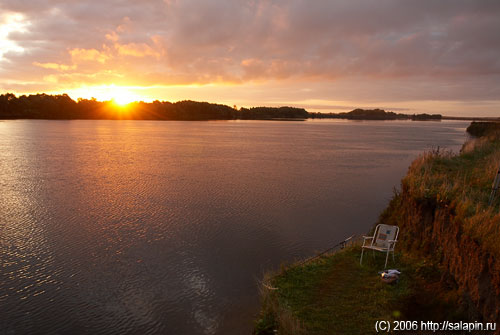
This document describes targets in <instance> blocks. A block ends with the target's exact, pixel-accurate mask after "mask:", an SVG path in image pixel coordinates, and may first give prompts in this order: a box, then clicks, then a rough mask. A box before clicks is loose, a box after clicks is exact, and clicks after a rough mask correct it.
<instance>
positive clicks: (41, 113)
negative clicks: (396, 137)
mask: <svg viewBox="0 0 500 335" xmlns="http://www.w3.org/2000/svg"><path fill="white" fill-rule="evenodd" d="M0 119H4V120H6V119H49V120H75V119H83V120H102V119H105V120H183V121H197V120H305V119H347V120H414V121H426V120H438V121H439V120H441V119H472V118H455V117H443V116H442V115H441V114H432V115H430V114H396V113H394V112H386V111H385V110H383V109H360V108H358V109H355V110H353V111H350V112H346V113H310V112H307V111H306V110H305V109H304V108H297V107H288V106H285V107H252V108H240V109H237V108H236V106H235V107H230V106H227V105H223V104H215V103H209V102H198V101H191V100H185V101H178V102H174V103H172V102H168V101H158V100H156V101H153V102H143V101H140V102H132V103H130V104H128V105H126V106H119V105H118V104H116V103H114V102H113V101H112V100H111V101H97V100H96V99H78V100H77V101H75V100H73V99H72V98H71V97H69V96H68V95H67V94H59V95H49V94H44V93H41V94H33V95H21V96H19V97H17V96H16V95H15V94H12V93H6V94H2V95H0ZM474 119H482V118H474ZM490 119H491V118H490Z"/></svg>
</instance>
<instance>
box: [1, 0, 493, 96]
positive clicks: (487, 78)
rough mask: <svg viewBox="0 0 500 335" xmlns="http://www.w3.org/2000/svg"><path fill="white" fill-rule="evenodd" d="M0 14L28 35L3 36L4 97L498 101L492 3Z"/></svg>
mask: <svg viewBox="0 0 500 335" xmlns="http://www.w3.org/2000/svg"><path fill="white" fill-rule="evenodd" d="M0 10H1V11H2V12H3V13H5V14H4V16H5V15H10V14H14V13H18V14H22V15H23V21H24V23H25V24H26V26H25V29H24V30H18V31H10V33H9V35H8V39H9V40H10V41H11V42H13V43H15V44H16V45H17V46H19V47H22V48H23V49H24V52H22V53H19V52H17V51H8V52H6V53H5V54H4V55H3V60H0V75H1V76H2V77H3V78H7V80H5V82H4V83H3V84H2V87H1V88H2V89H4V90H9V89H10V87H13V86H9V85H14V83H15V84H16V85H22V81H23V80H24V81H29V82H30V84H33V83H34V82H38V83H39V85H40V87H43V86H44V85H46V87H51V88H54V89H56V88H58V89H62V88H64V87H67V86H68V85H80V84H93V83H96V82H98V81H99V80H102V79H103V78H106V79H107V80H113V81H114V82H115V83H118V82H124V83H125V82H128V83H129V84H132V85H134V84H136V85H171V84H192V83H198V84H210V83H236V84H244V83H247V82H253V83H255V82H266V81H269V80H278V81H293V82H297V81H304V82H318V83H319V82H321V83H325V82H327V83H328V82H332V83H335V82H337V83H340V82H346V81H347V82H351V81H353V80H357V81H361V82H363V86H364V87H365V86H366V87H368V86H369V85H370V84H371V85H375V86H377V85H378V84H377V83H379V82H381V81H383V82H384V83H389V86H391V87H392V86H394V87H395V88H397V87H398V85H403V86H404V85H407V86H408V87H411V88H412V90H405V89H396V90H395V93H393V95H394V96H392V97H391V95H390V94H388V93H387V92H385V95H384V96H385V97H387V98H392V99H396V100H398V99H475V98H478V97H481V98H483V99H497V97H498V89H495V88H494V87H498V84H499V81H500V62H499V61H498V59H500V35H499V34H498V33H497V32H498V31H500V20H499V19H498V17H500V2H499V1H496V0H492V1H481V0H478V1H465V0H441V1H425V0H423V1H422V0H413V1H411V0H408V1H400V0H378V1H370V0H366V1H352V0H349V1H347V0H338V1H331V0H315V1H306V0H286V1H285V0H275V1H273V0H234V1H216V0H164V1H161V0H145V1H131V0H103V1H99V2H97V1H90V0H78V1H62V0H48V1H43V2H41V1H28V0H17V1H10V0H9V1H7V0H0ZM9 13H10V14H9ZM54 64H58V65H59V66H56V65H54ZM120 78H121V79H120ZM391 83H392V85H391ZM436 85H441V86H439V87H436ZM491 85H492V86H491ZM430 86H433V88H429V87H430ZM341 91H342V90H341ZM373 91H378V90H377V89H374V90H373ZM436 92H438V93H439V94H441V96H437V95H438V93H436ZM395 95H397V96H395ZM353 98H354V97H353Z"/></svg>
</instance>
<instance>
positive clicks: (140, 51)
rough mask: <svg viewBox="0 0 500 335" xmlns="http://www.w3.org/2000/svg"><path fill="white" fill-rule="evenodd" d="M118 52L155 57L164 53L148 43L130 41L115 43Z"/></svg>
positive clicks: (122, 54)
mask: <svg viewBox="0 0 500 335" xmlns="http://www.w3.org/2000/svg"><path fill="white" fill-rule="evenodd" d="M115 48H116V50H117V51H118V54H119V55H121V56H133V57H148V56H150V57H155V58H157V59H158V58H160V57H161V55H162V53H161V52H159V51H156V50H154V49H153V48H151V47H150V46H149V45H147V44H146V43H128V44H119V43H116V44H115Z"/></svg>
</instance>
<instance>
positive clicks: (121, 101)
mask: <svg viewBox="0 0 500 335" xmlns="http://www.w3.org/2000/svg"><path fill="white" fill-rule="evenodd" d="M107 95H108V96H109V98H110V100H112V101H113V102H114V103H115V104H117V105H118V106H126V105H128V104H129V103H131V102H134V101H138V100H139V97H138V96H137V95H136V94H135V93H133V92H131V91H130V90H129V89H127V88H126V87H122V86H110V87H109V91H108V92H107Z"/></svg>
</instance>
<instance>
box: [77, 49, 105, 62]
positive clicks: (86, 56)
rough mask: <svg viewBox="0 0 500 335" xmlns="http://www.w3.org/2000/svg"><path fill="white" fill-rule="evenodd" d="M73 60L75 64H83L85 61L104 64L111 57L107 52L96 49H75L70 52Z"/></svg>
mask: <svg viewBox="0 0 500 335" xmlns="http://www.w3.org/2000/svg"><path fill="white" fill-rule="evenodd" d="M69 53H70V55H71V59H72V60H73V62H74V63H77V64H78V63H81V62H85V61H96V62H99V63H101V64H104V63H105V62H106V61H107V60H108V59H110V58H111V56H110V55H108V54H106V53H105V52H100V51H98V50H96V49H80V48H75V49H71V50H70V51H69Z"/></svg>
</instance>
